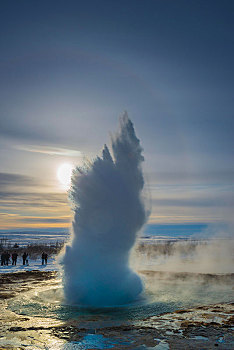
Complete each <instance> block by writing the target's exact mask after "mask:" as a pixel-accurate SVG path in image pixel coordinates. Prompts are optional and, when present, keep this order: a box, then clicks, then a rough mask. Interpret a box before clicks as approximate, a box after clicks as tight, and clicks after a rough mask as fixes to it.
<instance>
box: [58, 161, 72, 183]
mask: <svg viewBox="0 0 234 350" xmlns="http://www.w3.org/2000/svg"><path fill="white" fill-rule="evenodd" d="M73 169H74V166H73V165H72V164H71V163H63V164H61V165H60V166H59V167H58V170H57V178H58V180H59V182H60V183H61V184H62V185H63V186H65V187H69V185H70V183H71V175H72V170H73Z"/></svg>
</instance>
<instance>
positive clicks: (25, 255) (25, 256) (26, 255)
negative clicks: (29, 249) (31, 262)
mask: <svg viewBox="0 0 234 350" xmlns="http://www.w3.org/2000/svg"><path fill="white" fill-rule="evenodd" d="M27 257H28V254H27V253H26V252H24V254H23V256H22V258H23V265H26V260H27Z"/></svg>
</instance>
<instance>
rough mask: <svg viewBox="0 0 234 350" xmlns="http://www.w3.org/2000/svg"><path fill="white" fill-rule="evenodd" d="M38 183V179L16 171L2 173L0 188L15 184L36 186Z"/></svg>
mask: <svg viewBox="0 0 234 350" xmlns="http://www.w3.org/2000/svg"><path fill="white" fill-rule="evenodd" d="M36 184H37V181H36V179H34V178H33V177H31V176H27V175H20V174H14V173H0V189H1V187H4V188H6V187H8V186H11V185H14V186H27V185H30V186H35V185H36Z"/></svg>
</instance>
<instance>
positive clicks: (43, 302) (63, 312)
mask: <svg viewBox="0 0 234 350" xmlns="http://www.w3.org/2000/svg"><path fill="white" fill-rule="evenodd" d="M142 277H143V279H144V281H145V284H146V286H147V289H146V291H145V294H144V295H143V297H142V298H141V299H139V300H137V301H135V302H132V303H130V304H128V305H125V306H122V307H104V308H97V307H96V308H94V307H84V306H79V305H73V306H71V305H67V304H66V301H65V300H64V298H63V290H62V287H61V286H59V287H58V288H57V287H56V288H54V287H53V286H51V288H49V289H48V287H47V288H46V289H45V288H44V289H40V290H36V291H34V292H31V293H27V294H26V295H25V296H24V298H22V297H21V298H17V299H14V300H12V301H10V302H9V307H10V309H11V310H12V311H14V312H16V313H18V314H21V315H27V316H38V317H45V318H54V319H59V320H64V321H69V320H71V319H73V320H74V319H76V320H77V322H79V327H85V328H87V329H90V328H96V327H104V326H105V327H106V326H113V325H119V324H122V323H128V322H134V323H135V322H137V321H142V320H144V319H146V318H148V317H150V316H155V315H159V314H162V313H165V312H172V311H175V310H178V309H181V308H188V307H194V306H198V305H207V304H213V303H220V302H230V301H232V298H233V291H232V283H231V279H230V276H229V275H223V276H222V281H221V279H220V275H218V278H219V281H221V282H222V283H221V284H219V285H217V283H216V281H215V275H214V274H213V275H210V280H209V278H208V279H207V277H205V276H203V275H201V274H196V276H193V275H191V274H188V275H185V274H184V273H183V274H181V278H179V276H178V274H177V275H176V279H173V278H172V277H171V278H167V279H165V280H160V279H159V276H158V275H156V276H155V275H154V273H152V274H149V273H148V274H147V275H145V276H144V275H143V276H142ZM232 278H233V276H232Z"/></svg>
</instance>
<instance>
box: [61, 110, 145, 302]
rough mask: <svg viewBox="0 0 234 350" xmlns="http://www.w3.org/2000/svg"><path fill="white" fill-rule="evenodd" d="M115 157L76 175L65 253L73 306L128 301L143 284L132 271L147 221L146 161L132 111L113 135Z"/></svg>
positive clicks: (67, 290)
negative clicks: (132, 259)
mask: <svg viewBox="0 0 234 350" xmlns="http://www.w3.org/2000/svg"><path fill="white" fill-rule="evenodd" d="M112 151H113V158H112V156H111V154H110V152H109V149H108V147H107V146H106V145H105V146H104V149H103V152H102V157H97V158H96V160H95V161H94V162H93V163H92V164H91V165H89V166H86V167H85V169H84V168H79V167H77V168H76V170H75V171H74V173H73V176H72V186H71V191H70V194H71V199H72V202H73V206H74V221H73V240H72V243H71V245H67V246H66V250H65V255H64V293H65V297H66V299H67V301H68V302H69V303H72V304H83V305H90V306H107V305H108V306H110V305H121V304H125V303H129V302H131V301H133V300H134V299H136V298H137V296H138V295H139V294H140V293H141V291H142V289H143V286H142V282H141V279H140V277H139V276H138V275H137V274H136V273H135V272H133V271H132V270H131V269H130V267H129V252H130V250H131V248H132V247H133V245H134V243H135V239H136V235H137V232H138V231H139V230H140V229H141V227H142V226H143V224H144V223H145V221H146V217H147V215H146V210H145V207H144V204H143V200H142V197H141V193H142V189H143V185H144V179H143V174H142V169H141V163H142V161H143V160H144V158H143V156H142V148H141V146H140V142H139V140H138V138H137V137H136V135H135V131H134V127H133V124H132V122H131V121H130V120H129V118H128V116H127V113H125V114H124V115H123V117H122V118H121V120H120V130H119V132H118V133H117V135H116V136H114V137H112Z"/></svg>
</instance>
